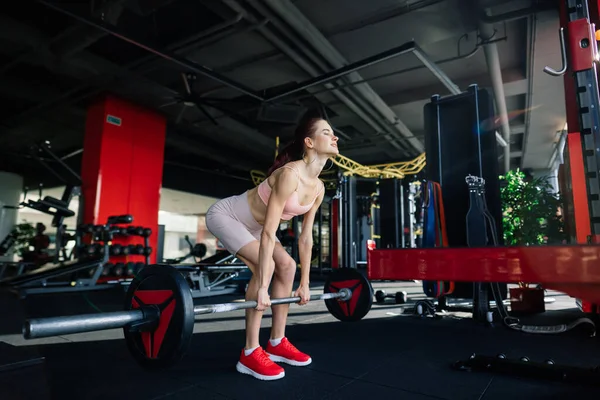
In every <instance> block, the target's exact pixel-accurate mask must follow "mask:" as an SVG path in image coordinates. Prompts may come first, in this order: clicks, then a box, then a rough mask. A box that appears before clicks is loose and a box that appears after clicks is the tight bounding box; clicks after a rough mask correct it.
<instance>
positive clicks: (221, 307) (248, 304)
mask: <svg viewBox="0 0 600 400" xmlns="http://www.w3.org/2000/svg"><path fill="white" fill-rule="evenodd" d="M351 297H352V291H351V290H350V289H345V288H344V289H341V290H340V291H339V292H337V293H324V294H314V295H312V296H310V301H315V300H328V299H340V300H343V301H347V300H349V299H350V298H351ZM300 300H301V298H300V296H296V297H284V298H281V299H271V305H278V304H291V303H298V302H299V301H300ZM257 305H258V303H257V302H256V301H254V300H249V301H244V302H239V303H222V304H203V305H199V306H195V307H194V314H195V315H201V314H213V313H222V312H228V311H236V310H243V309H248V308H256V306H257Z"/></svg>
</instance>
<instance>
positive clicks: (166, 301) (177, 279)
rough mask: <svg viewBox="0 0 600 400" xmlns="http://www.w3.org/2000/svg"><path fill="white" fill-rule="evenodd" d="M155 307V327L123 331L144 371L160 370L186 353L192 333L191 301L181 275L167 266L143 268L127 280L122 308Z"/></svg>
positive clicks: (124, 329) (188, 288) (132, 353)
mask: <svg viewBox="0 0 600 400" xmlns="http://www.w3.org/2000/svg"><path fill="white" fill-rule="evenodd" d="M150 304H153V305H158V307H159V309H160V311H161V314H160V321H159V323H158V326H156V327H155V328H156V329H154V330H153V331H151V332H138V331H136V330H135V329H131V328H129V327H125V328H123V333H124V335H125V342H126V343H127V347H128V349H129V351H130V353H131V355H132V356H133V358H134V359H135V360H136V361H137V362H138V363H139V364H140V365H141V366H142V367H144V368H146V369H150V370H156V369H164V368H168V367H170V366H171V365H173V364H175V363H176V362H177V361H179V360H180V359H181V358H182V357H183V356H184V354H185V353H186V352H187V350H188V348H189V345H190V342H191V339H192V335H193V333H194V319H195V315H194V301H193V298H192V293H191V291H190V286H189V284H188V283H187V282H186V280H185V278H184V277H183V275H181V273H180V272H178V271H177V270H176V269H175V268H173V267H171V266H168V265H149V266H147V267H144V268H143V269H142V270H141V271H139V273H138V274H137V276H136V277H135V278H134V279H133V280H132V281H131V284H130V285H129V289H128V290H127V295H126V297H125V309H126V310H132V309H136V308H138V307H139V306H141V305H150Z"/></svg>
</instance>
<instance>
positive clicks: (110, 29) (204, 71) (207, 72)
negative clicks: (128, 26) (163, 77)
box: [38, 0, 264, 101]
mask: <svg viewBox="0 0 600 400" xmlns="http://www.w3.org/2000/svg"><path fill="white" fill-rule="evenodd" d="M38 2H39V3H41V4H44V5H45V6H47V7H49V8H52V9H53V10H56V11H58V12H60V13H63V14H65V15H68V16H70V17H72V18H74V19H76V20H78V21H80V22H83V23H85V24H88V25H90V26H93V27H95V28H98V29H100V30H102V31H104V32H106V33H108V34H111V35H113V36H115V37H118V38H119V39H122V40H124V41H126V42H128V43H131V44H133V45H134V46H137V47H141V48H142V49H144V50H147V51H149V52H151V53H153V54H156V55H157V56H159V57H162V58H164V59H167V60H169V61H172V62H174V63H176V64H179V65H181V66H183V67H185V68H187V69H189V70H190V71H194V72H196V73H198V74H200V75H204V76H206V77H208V78H211V79H213V80H215V81H217V82H219V83H222V84H223V85H226V86H229V87H230V88H233V89H236V90H238V91H240V92H241V93H244V94H245V95H248V96H250V97H252V98H254V99H256V100H260V101H263V100H264V99H263V98H262V97H261V96H259V95H257V94H255V93H254V91H253V90H252V89H250V88H248V87H246V86H244V85H242V84H241V83H238V82H235V81H233V80H231V79H229V78H227V77H225V76H222V75H220V74H218V73H216V72H214V71H212V70H211V69H209V68H206V67H203V66H202V65H199V64H196V63H195V62H192V61H189V60H186V59H184V58H180V57H178V56H177V55H175V54H173V53H170V52H168V51H166V50H159V49H156V48H155V47H153V46H150V45H149V44H145V43H142V42H141V41H139V40H135V39H132V38H131V37H129V36H127V35H125V34H124V33H121V32H118V30H117V28H116V27H114V26H110V25H108V24H105V23H103V22H100V21H93V20H92V19H90V18H86V17H84V16H82V15H78V14H76V13H74V12H71V11H69V10H65V9H64V8H61V7H59V6H58V5H56V4H54V3H53V2H51V1H46V0H38Z"/></svg>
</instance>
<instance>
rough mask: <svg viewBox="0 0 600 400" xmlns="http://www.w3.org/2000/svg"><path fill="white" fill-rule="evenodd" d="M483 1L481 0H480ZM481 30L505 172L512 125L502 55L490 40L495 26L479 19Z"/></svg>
mask: <svg viewBox="0 0 600 400" xmlns="http://www.w3.org/2000/svg"><path fill="white" fill-rule="evenodd" d="M479 1H480V2H481V0H479ZM479 31H480V35H481V40H482V42H483V52H484V54H485V60H486V63H487V67H488V71H489V73H490V79H491V81H492V89H493V91H494V100H495V103H496V113H497V117H498V118H500V131H501V133H502V138H503V139H504V143H506V146H504V147H503V150H504V168H503V172H504V173H507V172H508V171H510V125H509V123H508V109H507V107H506V97H505V95H504V82H503V80H502V70H501V68H500V57H499V55H498V46H497V45H496V42H488V41H489V40H490V39H491V38H492V37H493V36H494V34H495V30H494V26H493V25H490V24H487V23H485V22H484V21H482V20H480V21H479Z"/></svg>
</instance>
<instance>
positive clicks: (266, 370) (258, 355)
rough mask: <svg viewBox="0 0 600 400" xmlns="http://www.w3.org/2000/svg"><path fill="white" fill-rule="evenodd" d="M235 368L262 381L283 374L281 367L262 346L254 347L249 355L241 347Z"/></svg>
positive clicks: (273, 378) (280, 376)
mask: <svg viewBox="0 0 600 400" xmlns="http://www.w3.org/2000/svg"><path fill="white" fill-rule="evenodd" d="M235 369H237V371H238V372H240V373H242V374H248V375H252V376H253V377H255V378H256V379H260V380H262V381H273V380H276V379H281V378H283V377H284V376H285V371H284V370H283V368H281V367H280V366H279V365H277V364H275V363H274V362H273V361H272V360H271V359H270V358H269V356H267V354H266V353H265V350H264V349H263V348H262V347H258V348H257V349H255V350H254V351H253V352H252V353H251V354H250V355H249V356H247V355H246V353H244V349H242V354H241V356H240V361H238V363H237V365H236V366H235Z"/></svg>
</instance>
